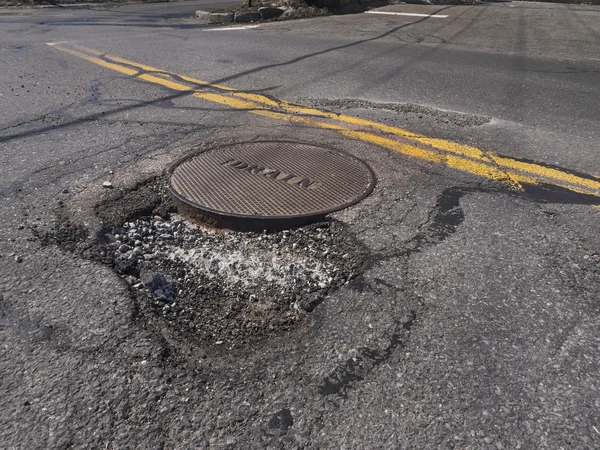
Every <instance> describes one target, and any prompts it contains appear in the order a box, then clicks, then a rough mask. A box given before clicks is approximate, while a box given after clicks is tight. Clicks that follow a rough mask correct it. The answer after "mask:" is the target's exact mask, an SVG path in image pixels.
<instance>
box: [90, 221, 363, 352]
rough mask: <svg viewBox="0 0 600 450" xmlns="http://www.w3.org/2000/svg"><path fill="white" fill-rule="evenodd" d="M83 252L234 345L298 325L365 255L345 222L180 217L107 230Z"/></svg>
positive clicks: (148, 298) (198, 332)
mask: <svg viewBox="0 0 600 450" xmlns="http://www.w3.org/2000/svg"><path fill="white" fill-rule="evenodd" d="M83 254H84V255H85V256H86V257H88V258H91V259H93V260H95V261H99V262H101V263H103V264H107V265H109V266H111V267H112V268H113V269H114V270H115V271H116V272H117V273H118V274H119V275H120V276H121V277H122V278H123V279H124V280H125V281H126V282H127V284H128V285H129V286H130V287H131V289H132V292H133V293H134V295H135V296H136V297H137V298H138V299H139V301H140V302H141V303H142V304H144V305H146V306H150V307H151V308H150V309H149V310H150V311H152V313H153V314H156V315H158V316H160V317H161V318H162V319H161V320H165V321H166V322H167V323H168V324H169V325H170V326H172V327H173V328H174V329H175V331H178V332H180V333H183V334H184V335H185V337H186V338H189V339H191V340H192V341H197V342H202V343H204V344H211V345H226V346H227V347H229V348H233V347H239V346H241V345H244V344H248V343H250V342H256V341H257V340H260V339H262V338H264V337H266V336H272V335H275V334H278V333H280V332H283V331H286V330H290V329H292V328H293V327H294V326H296V325H297V324H298V323H300V322H301V321H302V319H303V318H304V317H305V316H306V315H307V314H308V313H310V312H312V311H313V310H314V308H315V307H316V306H317V305H318V304H319V303H321V302H322V301H323V300H324V299H326V297H327V295H328V294H329V293H331V292H332V291H333V290H334V289H336V288H337V287H339V286H341V285H343V284H344V283H347V282H348V281H349V280H351V279H352V278H354V277H355V276H357V275H358V274H359V273H360V271H361V269H362V266H363V263H364V261H365V257H366V252H365V251H364V250H363V248H362V247H361V246H360V245H358V244H357V242H356V240H355V239H354V238H353V236H352V235H350V234H349V233H348V232H347V230H346V229H345V227H344V226H343V224H341V223H339V222H336V221H326V222H320V223H317V224H312V225H310V226H306V227H303V228H299V229H295V230H284V231H281V232H277V233H266V232H263V233H240V232H233V231H228V230H217V229H209V228H205V227H202V226H200V225H197V224H195V223H194V222H192V221H188V220H186V219H185V218H184V217H182V216H179V215H177V214H171V215H170V216H169V217H161V216H156V215H147V216H141V217H138V218H135V219H130V220H128V221H127V222H124V223H123V224H122V225H120V226H112V227H108V228H106V229H104V230H102V232H100V233H99V234H98V235H97V238H96V240H95V241H94V243H93V244H92V245H91V246H90V247H88V248H87V249H86V250H85V251H84V252H83Z"/></svg>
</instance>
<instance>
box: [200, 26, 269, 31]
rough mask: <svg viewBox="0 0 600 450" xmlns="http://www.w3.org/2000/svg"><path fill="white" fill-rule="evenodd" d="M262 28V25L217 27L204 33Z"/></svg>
mask: <svg viewBox="0 0 600 450" xmlns="http://www.w3.org/2000/svg"><path fill="white" fill-rule="evenodd" d="M258 27H260V25H244V26H241V27H224V28H221V27H216V28H209V29H207V30H204V31H229V30H248V29H250V28H258Z"/></svg>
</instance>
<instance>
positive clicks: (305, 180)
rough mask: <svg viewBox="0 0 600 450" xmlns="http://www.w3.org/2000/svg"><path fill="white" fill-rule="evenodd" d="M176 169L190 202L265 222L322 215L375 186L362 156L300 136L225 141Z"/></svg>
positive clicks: (175, 179) (177, 190) (178, 187)
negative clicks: (299, 139) (291, 139)
mask: <svg viewBox="0 0 600 450" xmlns="http://www.w3.org/2000/svg"><path fill="white" fill-rule="evenodd" d="M170 173H171V193H172V194H173V195H174V196H175V197H176V198H177V199H179V200H180V201H182V202H184V203H186V204H187V205H190V206H192V207H193V208H196V209H198V210H200V211H201V212H204V213H208V214H209V215H210V216H213V217H217V218H219V217H226V218H229V219H254V220H255V221H257V220H258V221H262V222H264V221H268V220H270V221H284V222H286V221H289V220H292V221H293V220H294V219H310V218H317V217H322V216H324V215H325V214H328V213H330V212H333V211H338V210H340V209H343V208H346V207H348V206H350V205H353V204H355V203H357V202H358V201H360V200H361V199H363V198H364V197H366V196H367V195H369V194H370V193H371V191H372V190H373V188H374V186H375V175H374V173H373V171H372V170H371V168H370V167H369V166H368V165H367V164H365V163H364V162H362V161H361V160H359V159H357V158H355V157H353V156H350V155H349V154H347V153H344V152H341V151H338V150H333V149H330V148H326V147H321V146H316V145H310V144H304V143H297V142H280V141H266V142H265V141H261V142H244V143H237V144H231V145H225V146H221V147H217V148H213V149H210V150H206V151H203V152H200V153H197V154H194V155H192V156H190V157H188V158H186V159H184V160H182V161H180V162H179V163H177V164H176V165H174V166H173V167H172V168H171V169H170ZM304 222H307V220H304Z"/></svg>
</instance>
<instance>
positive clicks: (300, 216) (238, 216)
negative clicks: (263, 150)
mask: <svg viewBox="0 0 600 450" xmlns="http://www.w3.org/2000/svg"><path fill="white" fill-rule="evenodd" d="M264 143H269V144H274V143H284V144H298V145H309V146H312V147H318V148H322V149H324V150H327V151H330V152H334V153H338V154H342V155H344V156H346V157H348V158H349V159H351V160H354V161H356V163H358V164H360V165H361V166H364V167H365V168H366V169H367V171H368V172H369V174H370V175H371V179H370V182H369V184H368V185H367V188H366V189H365V190H364V191H363V192H362V193H361V194H360V195H359V196H357V197H355V198H354V199H352V200H351V201H349V202H345V203H342V204H339V205H336V206H334V207H333V208H328V209H324V210H321V211H314V212H311V213H306V214H294V215H287V216H253V215H248V214H235V213H230V212H227V211H222V210H218V209H213V208H210V207H207V206H202V205H198V204H197V203H195V202H193V201H191V200H188V199H187V198H185V197H183V196H182V195H181V194H179V193H178V192H177V191H176V190H175V188H173V186H172V185H171V176H172V175H173V172H174V171H175V169H177V167H179V166H180V165H181V164H183V163H184V162H186V161H187V160H188V159H191V158H194V157H196V156H198V155H200V154H202V153H206V152H209V151H212V150H216V149H219V148H226V147H233V146H235V145H244V144H264ZM167 173H168V175H169V192H170V193H171V195H172V196H173V197H175V198H176V199H177V200H179V201H180V202H183V203H184V204H186V205H188V206H191V207H193V208H195V209H197V210H199V211H201V212H205V213H207V214H209V215H213V216H216V217H226V218H232V219H252V220H262V221H276V220H294V219H306V218H309V217H322V216H325V215H327V214H331V213H334V212H337V211H341V210H343V209H346V208H349V207H350V206H353V205H356V204H357V203H359V202H360V201H361V200H363V199H365V198H366V197H368V196H369V195H370V194H371V193H372V192H373V190H374V189H375V186H376V185H377V176H376V175H375V172H374V171H373V169H372V168H371V166H369V165H368V164H367V163H366V162H365V161H363V160H362V159H360V158H357V157H356V156H354V155H351V154H350V153H348V152H346V151H344V150H338V149H337V148H333V147H328V146H326V145H322V144H313V143H312V142H302V141H290V140H282V139H273V140H260V141H240V142H231V143H228V144H220V145H214V146H212V147H209V148H206V149H202V150H198V151H196V152H193V153H191V154H189V155H186V156H184V157H183V158H180V159H179V160H177V161H176V162H175V163H174V164H172V165H171V166H170V167H169V168H168V169H167Z"/></svg>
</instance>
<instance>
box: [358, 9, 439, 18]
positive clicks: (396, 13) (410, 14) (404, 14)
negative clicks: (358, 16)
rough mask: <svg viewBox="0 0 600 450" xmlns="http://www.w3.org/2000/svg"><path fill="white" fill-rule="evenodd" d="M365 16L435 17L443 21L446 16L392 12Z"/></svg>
mask: <svg viewBox="0 0 600 450" xmlns="http://www.w3.org/2000/svg"><path fill="white" fill-rule="evenodd" d="M365 14H387V15H390V16H413V17H435V18H437V19H445V18H446V17H448V16H444V15H440V14H419V13H401V12H392V11H365Z"/></svg>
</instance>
